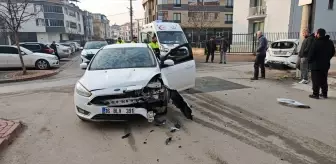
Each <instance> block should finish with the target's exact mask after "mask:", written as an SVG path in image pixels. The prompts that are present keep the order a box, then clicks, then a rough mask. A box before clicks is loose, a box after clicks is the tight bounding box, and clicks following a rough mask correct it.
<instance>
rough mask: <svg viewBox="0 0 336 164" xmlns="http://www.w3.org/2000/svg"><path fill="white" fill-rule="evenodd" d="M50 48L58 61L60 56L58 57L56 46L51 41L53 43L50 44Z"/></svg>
mask: <svg viewBox="0 0 336 164" xmlns="http://www.w3.org/2000/svg"><path fill="white" fill-rule="evenodd" d="M50 48H51V49H53V50H54V52H55V55H56V56H57V58H58V60H60V59H61V58H60V56H59V55H58V52H57V45H56V43H55V41H53V42H52V43H51V45H50Z"/></svg>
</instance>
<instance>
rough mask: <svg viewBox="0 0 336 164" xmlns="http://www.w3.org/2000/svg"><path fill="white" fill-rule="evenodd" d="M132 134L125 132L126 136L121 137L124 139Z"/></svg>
mask: <svg viewBox="0 0 336 164" xmlns="http://www.w3.org/2000/svg"><path fill="white" fill-rule="evenodd" d="M130 135H131V133H127V134H125V135H124V136H122V137H121V138H122V139H125V138H127V137H129V136H130Z"/></svg>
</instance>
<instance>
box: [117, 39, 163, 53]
mask: <svg viewBox="0 0 336 164" xmlns="http://www.w3.org/2000/svg"><path fill="white" fill-rule="evenodd" d="M123 43H125V41H123V40H122V39H121V37H118V40H117V42H116V44H123ZM131 43H138V38H137V37H133V39H132V41H131ZM148 45H149V46H150V47H151V48H152V49H153V51H154V52H155V53H156V54H157V53H159V52H160V46H159V43H158V42H157V38H156V36H153V37H152V41H151V42H150V43H149V44H148Z"/></svg>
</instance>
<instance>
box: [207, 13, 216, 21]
mask: <svg viewBox="0 0 336 164" xmlns="http://www.w3.org/2000/svg"><path fill="white" fill-rule="evenodd" d="M218 16H219V12H204V19H205V20H209V21H213V20H217V19H218Z"/></svg>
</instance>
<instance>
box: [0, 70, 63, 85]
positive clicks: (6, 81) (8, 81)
mask: <svg viewBox="0 0 336 164" xmlns="http://www.w3.org/2000/svg"><path fill="white" fill-rule="evenodd" d="M59 72H60V70H57V71H54V72H52V73H48V74H43V75H40V76H34V77H27V78H23V79H8V80H0V84H4V83H15V82H22V81H32V80H39V79H43V78H47V77H51V76H54V75H56V74H58V73H59Z"/></svg>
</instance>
